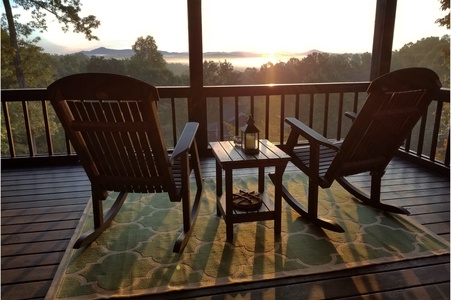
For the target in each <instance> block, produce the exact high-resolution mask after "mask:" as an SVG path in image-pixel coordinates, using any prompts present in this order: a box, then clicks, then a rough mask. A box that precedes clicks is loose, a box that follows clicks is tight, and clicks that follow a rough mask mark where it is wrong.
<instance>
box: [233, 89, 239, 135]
mask: <svg viewBox="0 0 451 300" xmlns="http://www.w3.org/2000/svg"><path fill="white" fill-rule="evenodd" d="M234 104H235V135H238V131H239V130H238V128H239V126H240V124H239V122H238V121H239V106H238V96H235V103H234Z"/></svg>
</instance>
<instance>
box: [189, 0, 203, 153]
mask: <svg viewBox="0 0 451 300" xmlns="http://www.w3.org/2000/svg"><path fill="white" fill-rule="evenodd" d="M187 4H188V40H189V75H190V87H191V96H190V98H189V99H188V118H189V120H190V121H194V122H198V123H199V129H198V133H197V143H198V146H199V152H200V154H201V155H204V154H206V152H207V151H206V150H207V146H208V132H207V101H206V99H205V96H204V95H203V87H204V77H203V62H202V60H203V50H202V1H201V0H187Z"/></svg>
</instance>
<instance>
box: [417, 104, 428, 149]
mask: <svg viewBox="0 0 451 300" xmlns="http://www.w3.org/2000/svg"><path fill="white" fill-rule="evenodd" d="M420 120H421V123H420V134H419V137H418V147H417V156H418V157H421V155H422V154H423V145H424V135H425V132H426V121H427V112H426V113H425V114H424V115H423V116H422V117H421V119H420Z"/></svg>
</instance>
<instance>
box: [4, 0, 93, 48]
mask: <svg viewBox="0 0 451 300" xmlns="http://www.w3.org/2000/svg"><path fill="white" fill-rule="evenodd" d="M10 2H14V3H16V4H17V5H19V6H21V7H22V8H23V9H25V10H31V16H32V18H33V19H32V21H30V22H29V23H27V24H26V26H28V27H29V28H30V30H31V31H33V30H39V31H41V32H42V31H46V30H47V13H50V14H51V15H53V16H54V17H55V18H56V19H57V20H58V22H59V23H60V24H61V29H62V30H63V31H64V32H67V31H68V30H69V28H70V27H71V26H73V32H75V33H83V34H84V35H85V37H86V38H87V39H88V40H98V39H99V38H98V37H97V36H95V35H94V34H93V30H94V29H96V28H98V27H99V25H100V21H99V20H97V19H96V17H95V16H93V15H89V16H87V17H81V16H80V12H81V5H82V4H81V2H80V0H39V1H37V0H12V1H10Z"/></svg>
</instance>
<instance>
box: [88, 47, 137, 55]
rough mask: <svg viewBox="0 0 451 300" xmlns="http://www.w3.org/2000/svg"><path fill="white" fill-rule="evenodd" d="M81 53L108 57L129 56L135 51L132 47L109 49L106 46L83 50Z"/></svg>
mask: <svg viewBox="0 0 451 300" xmlns="http://www.w3.org/2000/svg"><path fill="white" fill-rule="evenodd" d="M81 53H83V54H85V55H86V56H103V57H106V58H128V57H130V56H132V55H133V54H134V53H135V52H134V51H133V50H132V49H121V50H116V49H108V48H105V47H100V48H97V49H94V50H90V51H81Z"/></svg>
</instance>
